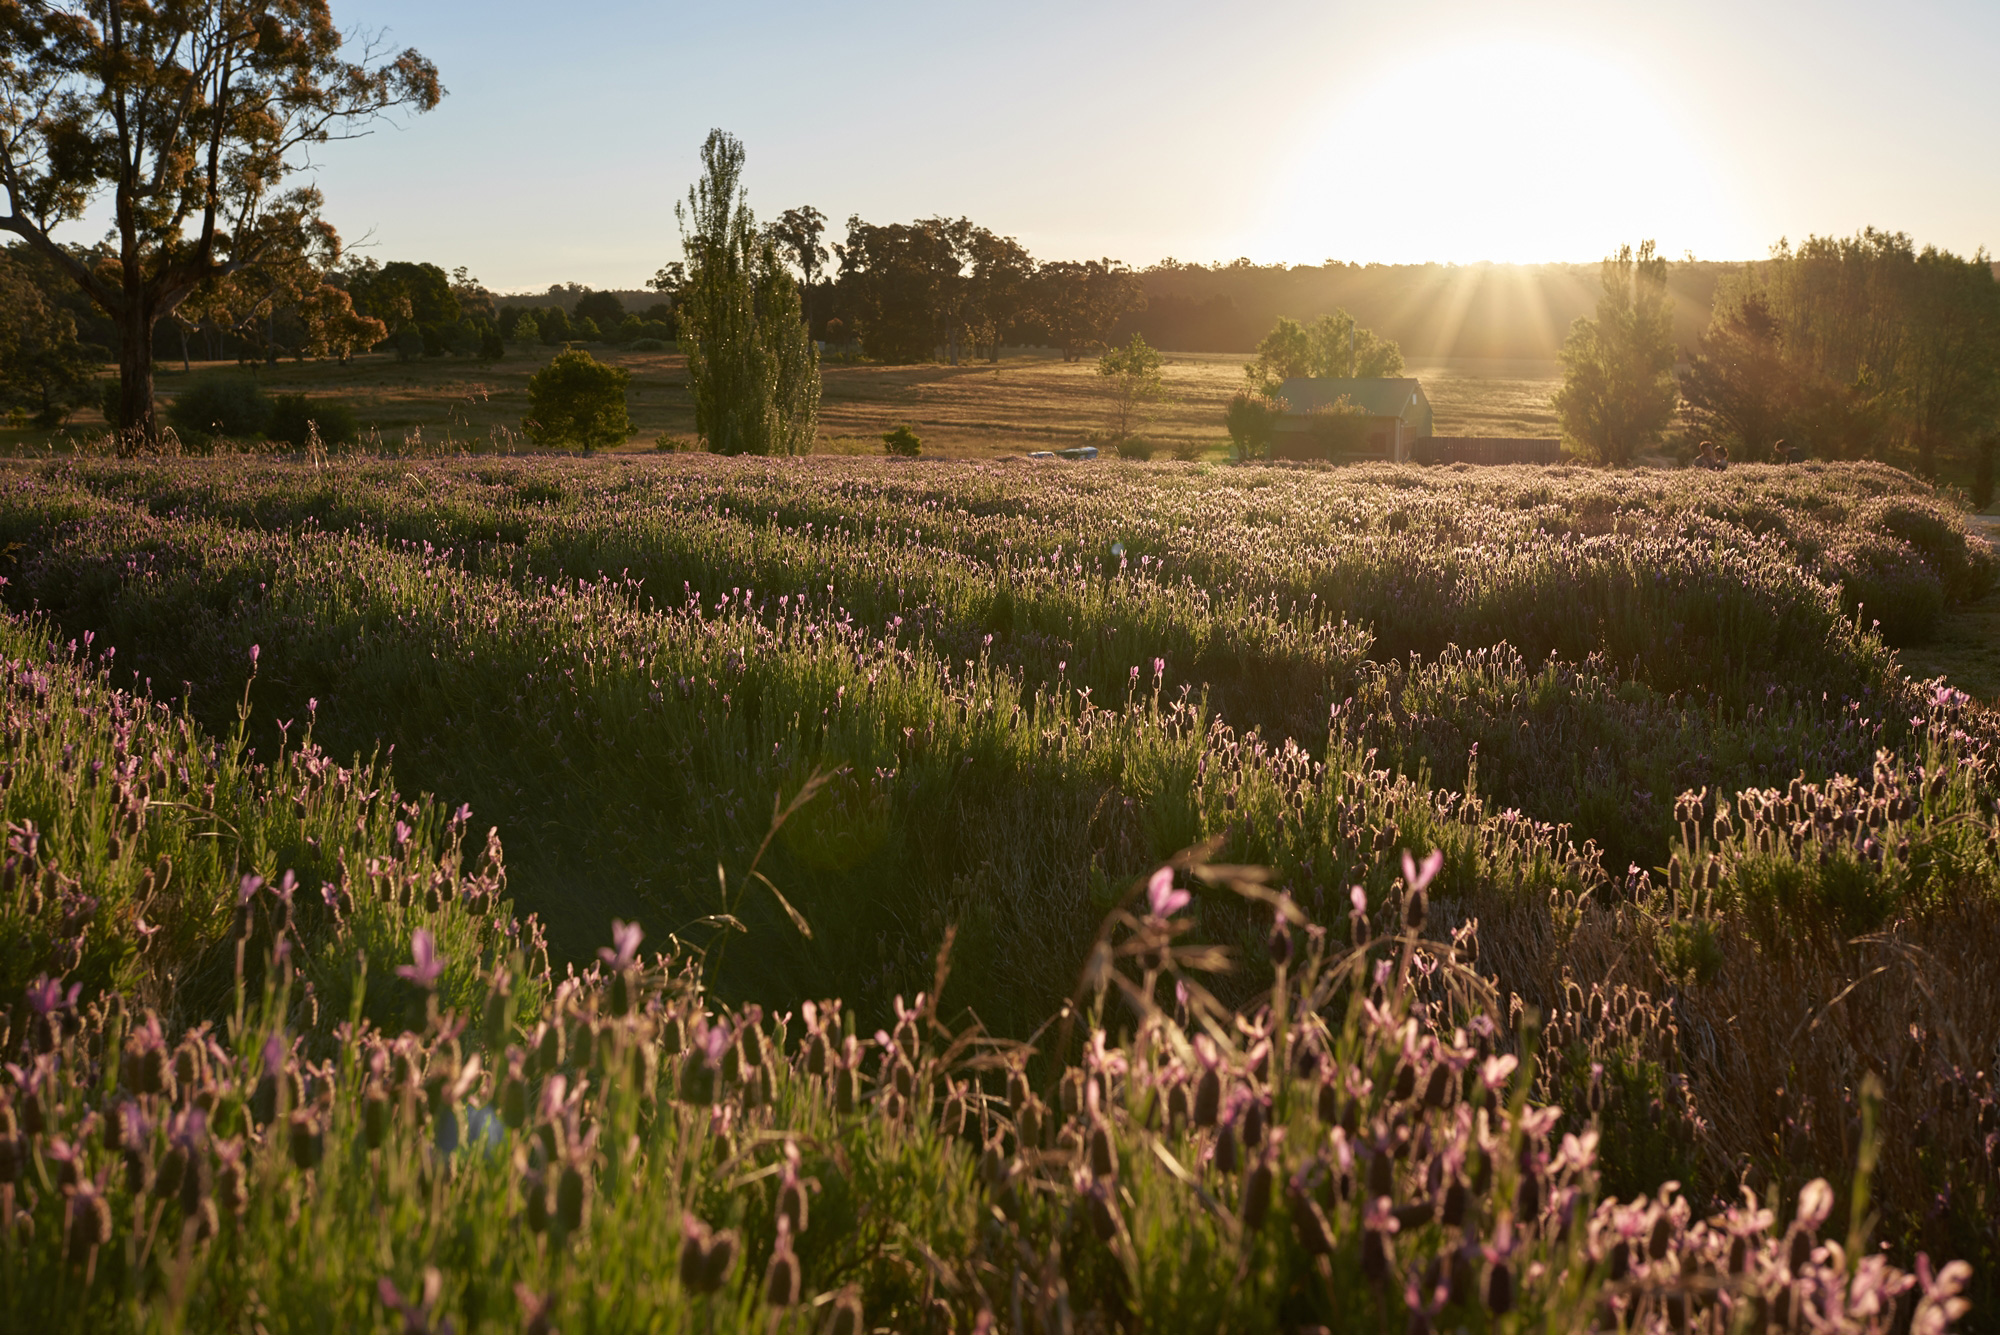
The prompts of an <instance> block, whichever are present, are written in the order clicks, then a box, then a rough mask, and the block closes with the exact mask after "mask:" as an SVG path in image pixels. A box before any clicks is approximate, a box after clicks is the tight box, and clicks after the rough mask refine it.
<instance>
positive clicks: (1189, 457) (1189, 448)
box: [1174, 440, 1208, 463]
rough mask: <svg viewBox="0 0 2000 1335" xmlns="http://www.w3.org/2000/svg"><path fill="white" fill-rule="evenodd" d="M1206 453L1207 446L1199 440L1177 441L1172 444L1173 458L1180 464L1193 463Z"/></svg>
mask: <svg viewBox="0 0 2000 1335" xmlns="http://www.w3.org/2000/svg"><path fill="white" fill-rule="evenodd" d="M1207 452H1208V445H1207V443H1206V442H1204V441H1199V440H1177V441H1175V442H1174V458H1176V459H1179V460H1180V461H1181V462H1182V463H1193V462H1194V461H1195V460H1197V459H1199V458H1201V456H1202V455H1204V454H1206V453H1207Z"/></svg>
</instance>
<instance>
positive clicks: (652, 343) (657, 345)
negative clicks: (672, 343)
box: [632, 338, 667, 352]
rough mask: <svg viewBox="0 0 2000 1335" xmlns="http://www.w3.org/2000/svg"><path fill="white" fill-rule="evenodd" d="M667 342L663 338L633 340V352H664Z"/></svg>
mask: <svg viewBox="0 0 2000 1335" xmlns="http://www.w3.org/2000/svg"><path fill="white" fill-rule="evenodd" d="M666 350H667V340H665V339H664V338H635V339H633V340H632V351H634V352H665V351H666Z"/></svg>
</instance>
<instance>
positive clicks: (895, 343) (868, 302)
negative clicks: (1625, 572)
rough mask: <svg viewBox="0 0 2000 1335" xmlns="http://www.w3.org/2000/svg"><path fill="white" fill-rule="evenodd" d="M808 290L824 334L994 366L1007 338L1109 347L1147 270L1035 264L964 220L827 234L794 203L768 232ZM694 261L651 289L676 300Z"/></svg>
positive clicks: (902, 352) (1075, 347)
mask: <svg viewBox="0 0 2000 1335" xmlns="http://www.w3.org/2000/svg"><path fill="white" fill-rule="evenodd" d="M760 235H761V236H762V238H763V239H764V240H766V241H768V242H770V243H771V245H772V246H773V248H774V250H775V253H776V254H777V255H778V257H779V259H780V261H781V262H782V263H783V264H784V265H785V266H786V267H787V268H788V269H789V271H790V272H791V273H792V275H793V277H794V280H795V281H796V282H797V283H798V284H799V286H800V301H801V306H802V311H803V318H804V320H805V322H806V324H807V327H808V328H809V329H811V331H812V333H813V336H814V338H815V340H816V341H819V342H823V343H826V344H828V345H829V346H830V347H831V348H834V349H838V350H841V351H848V350H852V351H856V352H859V353H861V354H862V355H864V356H866V357H868V358H869V359H871V360H874V361H879V362H887V363H892V364H903V363H910V362H927V361H933V360H935V361H943V362H946V363H949V364H950V365H953V366H956V365H959V364H960V363H961V362H965V361H971V360H985V361H998V360H999V358H1000V349H1001V347H1002V345H1005V344H1037V345H1044V346H1051V347H1055V348H1058V349H1060V350H1061V351H1062V354H1063V357H1064V359H1065V360H1067V361H1077V360H1079V359H1081V358H1082V357H1084V356H1085V355H1086V354H1087V353H1089V352H1092V351H1094V350H1098V349H1101V348H1104V347H1106V346H1109V344H1110V343H1111V341H1112V338H1113V335H1114V332H1115V331H1116V330H1117V329H1118V327H1119V324H1120V322H1121V321H1122V320H1124V319H1125V318H1126V317H1127V316H1129V315H1130V314H1131V313H1132V312H1133V311H1135V310H1138V309H1139V308H1141V307H1143V305H1144V304H1145V296H1144V293H1143V292H1142V291H1141V288H1140V282H1139V276H1138V274H1137V273H1135V272H1134V271H1133V270H1132V269H1130V268H1129V267H1127V266H1126V265H1124V264H1123V263H1121V262H1119V261H1117V260H1114V259H1108V258H1105V259H1095V260H1054V261H1037V260H1036V259H1035V258H1034V257H1033V256H1032V255H1030V254H1029V253H1028V250H1027V248H1026V247H1024V246H1023V245H1021V243H1020V242H1019V241H1017V240H1016V239H1015V238H1013V237H1010V236H1002V235H1000V234H999V233H997V232H994V231H992V230H991V229H990V228H986V227H982V226H980V225H978V224H976V223H974V222H972V221H971V220H970V219H967V218H946V217H935V218H919V219H917V220H915V221H914V222H908V223H881V224H878V223H871V222H868V221H866V220H864V219H862V218H861V217H859V216H858V215H857V216H854V217H850V218H849V219H848V220H847V233H846V238H845V239H844V240H840V241H831V242H829V240H828V225H827V219H826V215H825V214H823V213H821V212H820V211H819V210H818V209H816V208H812V207H810V206H806V207H801V208H794V209H787V210H785V212H784V213H782V214H781V215H779V217H778V218H777V219H775V220H774V221H773V222H771V223H770V224H768V225H767V226H765V227H764V228H762V229H761V232H760ZM689 263H690V260H689V259H687V258H684V259H683V260H681V261H678V262H675V263H672V264H668V265H666V266H664V267H663V268H661V269H660V271H659V272H658V273H657V274H655V275H654V277H653V280H652V283H651V286H652V287H653V288H654V289H655V290H656V291H658V292H660V293H662V294H664V295H666V296H668V297H669V298H671V299H672V300H673V301H674V302H675V303H676V304H678V302H679V300H680V298H681V296H682V294H683V292H684V290H685V289H686V286H687V282H688V264H689Z"/></svg>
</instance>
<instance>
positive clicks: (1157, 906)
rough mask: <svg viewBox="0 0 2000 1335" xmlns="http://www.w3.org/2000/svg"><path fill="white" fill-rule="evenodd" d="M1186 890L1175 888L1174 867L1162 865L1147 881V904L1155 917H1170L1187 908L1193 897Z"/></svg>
mask: <svg viewBox="0 0 2000 1335" xmlns="http://www.w3.org/2000/svg"><path fill="white" fill-rule="evenodd" d="M1192 898H1193V896H1192V895H1190V894H1189V893H1188V892H1187V891H1185V890H1176V889H1174V869H1173V868H1172V867H1162V868H1160V869H1159V870H1158V871H1156V872H1154V873H1153V879H1152V880H1150V881H1148V882H1146V904H1147V907H1148V909H1149V910H1150V911H1151V913H1152V916H1153V917H1155V918H1168V917H1172V916H1173V915H1174V914H1176V913H1178V912H1180V911H1181V910H1182V909H1184V908H1186V907H1187V905H1188V901H1189V900H1190V899H1192Z"/></svg>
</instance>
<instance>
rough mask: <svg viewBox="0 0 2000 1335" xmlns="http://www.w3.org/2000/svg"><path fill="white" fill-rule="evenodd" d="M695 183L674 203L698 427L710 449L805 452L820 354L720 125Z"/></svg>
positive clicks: (739, 158)
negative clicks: (752, 206) (760, 224)
mask: <svg viewBox="0 0 2000 1335" xmlns="http://www.w3.org/2000/svg"><path fill="white" fill-rule="evenodd" d="M701 164H702V176H701V180H699V181H698V182H696V183H695V185H694V186H693V187H692V188H691V189H689V191H688V197H687V202H686V203H685V204H677V205H675V206H674V216H675V218H676V219H678V220H679V222H680V228H681V250H682V252H683V261H682V262H683V263H684V264H685V266H686V273H685V277H684V279H683V280H682V284H681V287H680V290H679V294H678V297H677V313H678V315H679V318H680V345H681V351H683V352H685V353H686V354H687V361H688V382H689V385H690V387H691V388H692V389H693V391H694V421H695V430H696V432H697V433H699V434H700V436H701V438H702V440H703V441H704V442H706V443H707V445H708V448H709V449H710V450H712V451H714V452H715V453H717V454H806V453H810V452H811V450H812V445H813V437H814V435H815V433H816V431H817V428H818V422H819V393H820V378H819V352H818V350H817V349H816V348H815V347H814V346H813V342H812V337H811V334H810V331H808V330H807V329H806V327H805V321H804V318H803V315H802V313H801V311H800V306H799V288H798V284H797V283H795V282H793V281H792V277H791V275H790V274H789V273H787V272H786V270H785V266H784V263H783V261H782V260H780V258H779V256H778V248H777V245H776V244H775V243H774V242H773V241H772V240H771V239H770V238H769V237H766V236H763V235H761V234H759V232H758V230H757V220H756V217H755V216H754V215H753V214H752V213H751V212H750V205H749V201H748V198H747V196H746V195H745V194H744V191H743V145H742V143H741V142H740V141H739V140H738V139H737V138H736V137H735V136H734V135H730V134H726V133H724V132H723V131H721V130H711V131H709V135H708V141H707V142H706V143H704V144H703V145H702V147H701Z"/></svg>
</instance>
